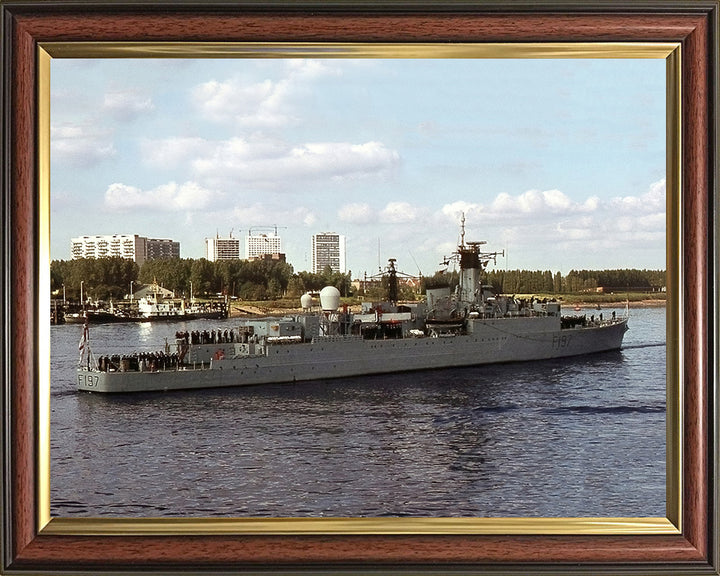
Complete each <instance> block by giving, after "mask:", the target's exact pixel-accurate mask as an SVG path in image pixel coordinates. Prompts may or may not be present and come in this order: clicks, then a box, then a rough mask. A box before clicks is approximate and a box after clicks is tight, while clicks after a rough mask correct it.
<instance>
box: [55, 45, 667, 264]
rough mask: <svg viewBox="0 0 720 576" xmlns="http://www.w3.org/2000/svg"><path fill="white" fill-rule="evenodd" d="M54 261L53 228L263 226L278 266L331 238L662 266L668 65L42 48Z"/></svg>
mask: <svg viewBox="0 0 720 576" xmlns="http://www.w3.org/2000/svg"><path fill="white" fill-rule="evenodd" d="M51 77H52V88H51V257H52V258H53V259H68V258H70V238H71V237H73V236H80V235H95V234H140V235H142V236H148V237H153V238H171V239H173V240H177V241H179V242H180V250H181V256H182V257H184V258H200V257H203V256H204V248H205V238H207V237H212V236H215V235H216V234H219V235H220V236H221V237H226V236H227V235H228V234H229V233H230V231H231V230H232V232H233V236H235V237H238V238H241V239H242V237H243V236H245V235H247V234H248V230H249V229H250V228H253V229H256V230H259V229H260V227H264V226H270V227H272V226H278V232H279V234H280V235H281V236H282V238H283V249H284V251H285V252H286V253H287V258H288V261H289V262H290V263H291V264H292V265H293V267H294V268H295V270H297V271H299V270H307V269H309V268H310V265H311V262H310V237H311V235H312V234H314V233H318V232H328V231H332V232H338V233H341V234H345V235H346V236H347V261H348V268H349V269H350V270H352V272H353V277H358V276H362V274H363V273H365V272H367V273H368V274H373V273H375V272H377V270H378V267H379V265H382V266H384V265H385V264H386V263H387V259H388V258H396V259H397V265H398V267H399V268H400V269H401V270H403V271H405V272H408V273H412V274H415V273H417V272H418V270H420V271H421V272H422V273H423V274H425V275H430V274H433V273H434V272H435V271H436V270H438V269H440V268H441V267H440V266H439V263H440V262H441V261H442V260H443V257H444V256H446V255H449V254H450V253H451V252H452V250H453V248H454V246H455V245H456V243H457V240H458V227H459V218H460V214H461V212H464V213H465V217H466V229H467V232H466V240H485V241H487V242H488V244H487V248H488V249H490V250H505V251H506V254H507V257H503V258H499V259H498V261H497V267H498V268H504V267H507V268H527V269H550V270H553V271H556V270H560V271H562V272H563V273H567V272H568V271H569V270H570V269H572V268H575V269H579V268H587V269H602V268H654V269H659V268H664V267H665V62H664V60H660V59H642V60H634V59H632V60H615V59H612V60H608V59H602V60H578V59H549V60H544V59H537V60H535V59H533V60H511V59H502V60H482V59H428V60H410V59H390V60H372V59H328V60H301V59H237V60H233V59H222V60H207V59H203V60H191V59H173V60H152V59H140V60H132V59H107V60H104V59H92V60H84V59H77V60H76V59H54V60H53V61H52V68H51Z"/></svg>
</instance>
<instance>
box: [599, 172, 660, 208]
mask: <svg viewBox="0 0 720 576" xmlns="http://www.w3.org/2000/svg"><path fill="white" fill-rule="evenodd" d="M665 195H666V190H665V178H663V179H661V180H658V181H657V182H653V183H652V184H651V185H650V187H649V189H648V191H647V192H646V193H645V194H642V195H640V196H624V197H617V198H613V199H612V200H611V201H610V204H611V206H612V207H613V208H615V209H617V210H619V211H622V212H630V213H635V214H637V213H638V212H642V213H646V214H647V213H649V212H663V213H664V212H665V197H666V196H665Z"/></svg>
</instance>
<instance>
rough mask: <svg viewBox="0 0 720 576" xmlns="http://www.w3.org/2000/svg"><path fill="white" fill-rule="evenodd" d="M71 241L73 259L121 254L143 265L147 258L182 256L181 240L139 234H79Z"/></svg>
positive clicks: (122, 256)
mask: <svg viewBox="0 0 720 576" xmlns="http://www.w3.org/2000/svg"><path fill="white" fill-rule="evenodd" d="M70 243H71V253H72V257H73V259H75V258H108V257H111V256H119V257H121V258H127V259H128V260H132V261H133V262H136V263H137V264H138V266H142V265H143V263H144V262H145V261H146V260H157V259H161V258H179V257H180V242H174V241H172V240H168V239H159V238H146V237H145V236H139V235H137V234H107V235H98V236H78V237H76V238H71V240H70Z"/></svg>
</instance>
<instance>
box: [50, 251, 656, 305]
mask: <svg viewBox="0 0 720 576" xmlns="http://www.w3.org/2000/svg"><path fill="white" fill-rule="evenodd" d="M482 281H483V282H484V283H486V284H490V285H492V286H493V287H494V288H495V290H496V291H497V292H501V293H505V294H533V293H541V294H568V293H575V292H587V291H595V290H596V289H597V288H599V287H603V288H604V289H605V290H606V291H613V290H614V291H648V292H652V291H660V290H661V289H663V288H664V287H665V283H666V278H665V271H664V270H637V269H617V270H571V271H570V272H569V273H568V274H566V275H562V274H561V273H560V272H552V271H550V270H493V271H490V272H486V273H485V274H484V276H483V280H482ZM131 282H132V283H133V285H134V289H137V288H138V287H139V285H140V284H152V283H153V282H157V283H158V284H159V285H161V286H163V287H164V288H167V289H169V290H172V291H173V292H175V294H177V295H178V296H185V297H190V296H191V291H192V295H193V296H195V297H208V296H215V295H217V294H221V295H227V296H233V297H237V298H241V299H243V300H274V299H279V298H282V297H299V296H301V295H302V294H304V293H305V292H308V291H319V290H321V289H322V288H323V287H324V286H335V287H336V288H337V289H338V290H340V293H341V294H342V295H343V296H353V295H354V296H365V297H371V298H373V299H383V298H385V295H384V292H383V289H384V285H383V283H382V282H380V283H378V285H377V286H376V287H374V288H373V289H370V290H368V291H367V293H354V292H353V288H352V284H351V273H350V272H348V273H347V274H342V273H339V272H333V271H332V270H331V269H330V267H327V268H326V269H325V270H324V271H323V273H322V274H313V273H311V272H295V271H294V270H293V267H292V266H291V265H290V264H288V263H287V262H283V261H279V260H252V261H248V260H218V261H216V262H211V261H209V260H206V259H205V258H199V259H193V258H172V259H163V260H149V261H147V262H145V263H144V264H143V265H142V266H138V265H137V264H136V263H135V262H133V261H131V260H127V259H124V258H120V257H117V256H114V257H109V258H97V259H95V258H79V259H75V260H53V261H52V262H51V264H50V283H51V287H50V288H51V291H52V292H53V294H55V295H56V297H62V296H63V291H64V293H65V296H66V298H67V299H69V300H75V301H78V300H79V298H80V285H81V283H82V285H83V289H84V296H86V297H89V298H91V299H93V300H110V299H115V300H120V299H123V298H125V297H126V296H127V295H128V294H129V293H130V286H131V284H130V283H131ZM457 283H458V273H457V271H454V272H447V273H437V274H435V275H434V276H428V277H424V278H422V279H421V282H420V289H419V290H418V289H417V288H413V287H409V286H404V285H402V284H401V287H400V288H401V289H400V298H401V299H403V300H411V299H414V298H416V297H417V296H418V294H422V293H424V292H425V289H426V288H428V287H436V286H440V285H445V286H447V285H450V286H456V285H457Z"/></svg>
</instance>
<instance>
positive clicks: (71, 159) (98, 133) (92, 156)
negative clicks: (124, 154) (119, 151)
mask: <svg viewBox="0 0 720 576" xmlns="http://www.w3.org/2000/svg"><path fill="white" fill-rule="evenodd" d="M50 152H51V155H52V160H53V162H58V163H63V164H67V165H69V166H74V167H77V166H81V167H86V166H92V165H94V164H97V163H98V162H101V161H103V160H106V159H108V158H111V157H113V156H114V155H115V153H116V151H115V147H114V146H113V142H112V135H111V134H110V133H109V132H107V131H103V130H97V129H93V128H89V127H87V126H83V125H79V124H63V125H60V126H56V125H53V126H51V128H50Z"/></svg>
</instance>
